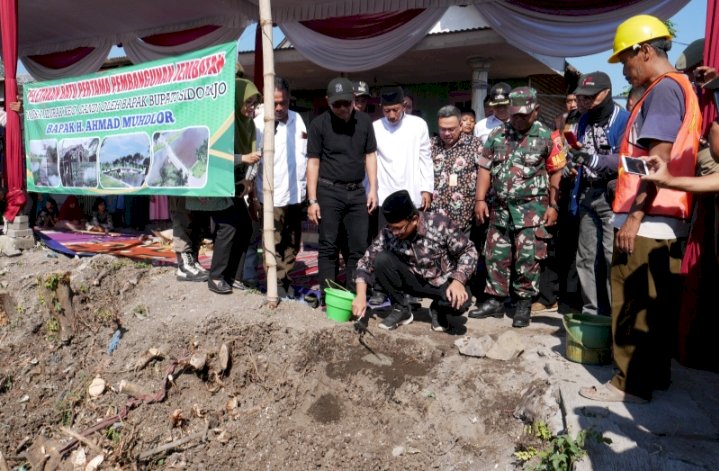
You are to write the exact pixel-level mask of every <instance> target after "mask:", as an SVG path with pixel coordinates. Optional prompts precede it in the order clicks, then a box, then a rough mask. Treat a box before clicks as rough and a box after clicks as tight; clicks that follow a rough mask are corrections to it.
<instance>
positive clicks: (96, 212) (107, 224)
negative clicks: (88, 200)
mask: <svg viewBox="0 0 719 471" xmlns="http://www.w3.org/2000/svg"><path fill="white" fill-rule="evenodd" d="M114 228H115V227H114V226H113V225H112V215H111V214H110V213H109V212H107V205H105V200H104V199H102V198H100V197H99V196H98V197H97V198H95V201H94V202H93V203H92V217H91V218H90V222H89V223H88V225H87V230H88V231H91V232H110V231H112V230H113V229H114Z"/></svg>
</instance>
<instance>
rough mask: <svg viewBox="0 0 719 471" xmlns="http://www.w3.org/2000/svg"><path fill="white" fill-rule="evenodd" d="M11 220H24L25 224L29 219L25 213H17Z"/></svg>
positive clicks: (18, 221)
mask: <svg viewBox="0 0 719 471" xmlns="http://www.w3.org/2000/svg"><path fill="white" fill-rule="evenodd" d="M12 222H14V223H23V222H24V223H25V224H27V223H28V222H30V220H29V219H28V217H27V215H25V214H18V215H17V216H15V219H13V221H12Z"/></svg>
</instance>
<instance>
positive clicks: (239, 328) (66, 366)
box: [0, 248, 567, 470]
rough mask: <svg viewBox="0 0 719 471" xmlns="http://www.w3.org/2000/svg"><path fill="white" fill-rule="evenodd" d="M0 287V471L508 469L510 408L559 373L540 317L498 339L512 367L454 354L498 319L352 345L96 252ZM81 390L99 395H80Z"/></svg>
mask: <svg viewBox="0 0 719 471" xmlns="http://www.w3.org/2000/svg"><path fill="white" fill-rule="evenodd" d="M64 273H69V283H70V288H71V294H72V306H71V307H70V306H69V305H68V304H67V302H66V301H64V300H63V299H62V296H60V294H61V289H57V284H58V281H57V280H61V279H62V278H61V277H58V276H57V275H54V274H64ZM0 287H2V294H1V297H2V306H3V310H2V313H0V358H2V359H3V361H2V362H1V363H0V404H2V407H1V408H0V437H2V438H0V451H2V453H3V455H4V456H5V458H6V459H7V461H8V463H9V465H10V469H17V468H18V467H20V466H21V465H23V464H29V465H32V466H33V467H32V469H85V466H86V465H85V463H86V462H89V461H90V460H91V459H93V458H95V457H98V456H101V457H102V460H103V463H102V464H101V465H100V468H99V469H193V470H194V469H198V470H199V469H212V470H237V469H347V470H352V469H362V470H384V469H387V470H389V469H412V470H414V469H416V470H425V469H443V470H484V469H499V470H512V469H520V468H521V465H520V463H518V462H517V461H516V459H515V457H514V455H513V453H514V452H515V450H516V449H517V444H518V443H519V442H520V441H521V440H522V434H523V431H524V424H523V422H522V421H521V420H519V419H517V418H515V416H514V412H515V408H516V407H517V405H518V404H519V402H520V399H521V397H522V395H523V394H524V392H525V391H526V390H527V389H528V388H529V387H530V386H532V385H537V384H547V383H548V378H549V376H550V375H551V373H552V371H553V370H556V369H557V368H563V367H564V366H562V365H565V364H567V362H566V360H564V359H563V358H562V353H563V352H562V347H561V342H562V337H563V335H564V334H563V332H562V328H561V326H560V324H561V322H560V320H559V318H558V317H557V316H556V315H555V316H538V317H535V320H534V322H533V324H532V326H531V327H529V328H527V329H521V330H517V329H515V330H513V331H514V332H517V333H518V334H519V335H520V338H521V342H522V344H523V350H524V353H523V354H522V355H521V356H520V357H519V358H516V359H513V360H509V361H499V360H490V359H486V358H473V357H467V356H462V355H460V354H459V353H458V350H457V348H456V347H455V345H454V342H455V340H457V339H458V338H460V337H461V335H471V336H473V337H480V336H482V335H485V334H490V335H493V336H495V337H496V336H497V335H498V334H501V333H503V332H506V331H512V329H511V327H510V324H511V320H510V319H507V318H505V319H501V320H496V319H490V320H484V321H477V320H472V319H469V320H468V319H466V318H457V319H454V320H453V323H454V331H455V332H454V334H455V335H449V334H444V333H435V332H432V331H431V330H430V328H429V323H428V321H429V319H428V316H427V314H426V310H423V311H421V312H419V313H417V315H416V316H415V317H416V320H415V322H414V323H413V324H411V325H408V326H405V327H402V328H400V329H398V330H397V331H393V332H384V331H381V330H380V329H378V328H377V326H376V322H377V320H376V319H374V320H372V321H371V324H370V331H371V333H372V334H373V335H367V336H365V341H366V346H363V345H361V344H360V342H359V341H358V337H357V335H356V334H355V333H354V332H353V329H352V325H351V324H350V323H347V324H338V323H335V322H333V321H331V320H327V319H326V318H325V316H324V313H323V312H322V311H321V310H313V309H311V308H309V307H307V306H305V305H303V304H300V303H296V302H284V303H282V304H281V305H280V306H279V307H278V308H277V309H274V310H271V309H269V308H267V307H266V306H264V297H263V296H261V295H260V294H259V293H256V292H255V293H248V292H236V293H233V294H232V295H229V296H219V295H214V294H212V293H210V292H209V291H208V290H207V288H206V286H205V285H204V284H203V283H187V282H184V283H180V282H177V281H175V277H174V269H173V268H170V267H151V266H148V265H144V264H139V263H135V262H132V261H129V260H127V259H120V258H114V257H112V256H104V255H103V256H96V257H93V258H90V259H77V258H76V259H69V258H66V257H64V256H56V254H54V253H52V252H49V251H47V250H46V249H42V248H37V249H34V250H30V251H27V252H24V253H23V255H22V256H20V257H16V258H2V259H0ZM68 310H72V312H73V313H74V318H73V319H68V318H67V317H68V316H67V311H68ZM118 328H119V330H120V331H121V332H122V337H121V339H120V341H119V343H117V347H116V350H115V351H114V352H113V353H111V354H109V353H108V345H109V343H110V341H111V338H112V337H113V333H114V332H115V331H116V330H118ZM223 345H224V346H225V347H226V348H227V350H228V351H229V353H230V354H229V365H228V366H227V368H226V369H223V368H224V366H225V365H224V358H223V352H222V350H223ZM152 349H155V350H152ZM151 350H152V353H158V352H159V355H160V356H161V358H154V359H151V360H150V356H146V355H149V354H148V351H151ZM143 358H145V360H146V361H143ZM190 358H193V363H195V364H196V366H197V363H196V362H199V363H203V361H202V360H203V358H204V360H205V361H204V366H202V365H199V368H195V367H193V366H192V365H191V364H190ZM168 373H171V374H170V375H169V376H168ZM95 378H101V379H102V380H104V382H105V383H106V388H105V390H104V392H103V393H102V394H100V395H99V396H97V397H91V396H90V395H89V393H88V387H89V385H90V384H91V383H92V382H93V380H94V379H95ZM123 381H124V382H125V383H124V384H123V385H122V386H123V387H122V388H121V383H122V382H123ZM128 383H129V386H128ZM163 393H164V394H163ZM550 402H551V400H550ZM555 408H557V406H556V404H555ZM116 419H117V420H116ZM560 426H561V418H560ZM93 429H97V431H94V432H93V431H92V430H93ZM80 433H82V434H84V437H87V438H84V437H80V438H81V443H79V444H78V443H77V440H76V439H75V438H73V437H77V436H78V434H80ZM168 444H169V445H168ZM170 445H171V446H170ZM163 446H168V448H169V449H167V450H165V451H163V450H162V447H163ZM83 459H84V461H83ZM73 463H75V464H73Z"/></svg>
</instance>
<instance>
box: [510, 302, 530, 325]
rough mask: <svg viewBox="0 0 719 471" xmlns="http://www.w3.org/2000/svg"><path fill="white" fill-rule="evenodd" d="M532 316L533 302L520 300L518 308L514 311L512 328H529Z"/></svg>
mask: <svg viewBox="0 0 719 471" xmlns="http://www.w3.org/2000/svg"><path fill="white" fill-rule="evenodd" d="M531 315H532V300H531V299H520V300H519V301H517V308H516V309H515V311H514V320H512V327H527V326H528V325H529V322H530V317H531Z"/></svg>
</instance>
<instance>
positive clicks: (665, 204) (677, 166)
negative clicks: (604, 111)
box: [612, 72, 702, 219]
mask: <svg viewBox="0 0 719 471" xmlns="http://www.w3.org/2000/svg"><path fill="white" fill-rule="evenodd" d="M665 78H666V79H671V80H674V81H675V82H677V83H678V84H679V86H680V87H681V88H682V91H683V92H684V109H685V112H684V120H683V121H682V125H681V127H680V128H679V132H678V133H677V138H676V140H675V141H674V144H673V145H672V152H671V158H670V160H669V164H668V169H669V172H670V173H671V174H672V175H674V176H686V177H690V176H694V175H695V172H696V161H697V150H698V148H699V137H700V136H701V129H702V115H701V112H700V110H699V103H698V101H697V96H696V93H695V92H694V89H693V88H692V86H691V84H690V83H689V79H688V78H687V77H686V75H684V74H680V73H677V72H669V73H667V74H664V75H662V76H661V77H659V78H658V79H656V80H655V81H654V82H653V83H652V84H651V85H649V88H647V91H646V92H644V95H642V97H641V98H640V99H639V101H638V102H637V104H636V105H635V106H634V109H633V110H632V113H631V115H630V116H629V121H627V129H626V131H625V132H624V138H623V139H622V143H621V145H620V147H619V152H620V154H621V155H625V156H628V157H642V156H646V155H649V152H648V150H646V149H641V148H639V147H637V146H635V145H633V144H632V143H630V142H629V139H630V137H631V134H632V126H633V125H634V121H635V120H636V118H637V115H638V114H639V112H640V110H641V108H642V104H643V103H644V100H645V98H646V97H647V95H649V92H650V91H651V90H652V89H653V88H654V87H655V86H656V84H658V83H659V81H661V80H664V79H665ZM640 181H641V178H640V177H639V176H638V175H632V174H629V173H627V172H625V171H624V169H623V168H622V166H621V165H620V166H619V177H618V179H617V193H616V196H615V197H614V204H613V205H612V209H613V210H614V212H615V213H629V211H630V210H631V208H632V205H633V204H634V199H635V198H636V196H637V193H638V190H639V183H640ZM691 207H692V196H691V193H687V192H685V191H676V190H668V189H666V188H659V189H657V195H656V197H655V198H654V201H652V203H651V205H649V206H648V207H645V208H644V211H645V213H646V214H649V215H652V216H669V217H673V218H678V219H689V216H690V214H691Z"/></svg>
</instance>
